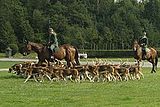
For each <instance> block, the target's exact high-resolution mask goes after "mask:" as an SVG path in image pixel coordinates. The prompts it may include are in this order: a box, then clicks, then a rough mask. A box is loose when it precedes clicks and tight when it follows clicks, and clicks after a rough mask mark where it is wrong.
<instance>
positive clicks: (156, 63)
mask: <svg viewBox="0 0 160 107" xmlns="http://www.w3.org/2000/svg"><path fill="white" fill-rule="evenodd" d="M156 52H157V55H156V58H155V66H156V69H157V65H158V51H156Z"/></svg>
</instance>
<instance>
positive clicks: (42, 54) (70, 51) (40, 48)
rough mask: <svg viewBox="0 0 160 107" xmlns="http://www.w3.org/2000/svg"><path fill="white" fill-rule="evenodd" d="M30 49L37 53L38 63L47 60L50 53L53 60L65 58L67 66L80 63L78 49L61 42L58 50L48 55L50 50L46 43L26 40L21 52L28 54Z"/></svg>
mask: <svg viewBox="0 0 160 107" xmlns="http://www.w3.org/2000/svg"><path fill="white" fill-rule="evenodd" d="M31 51H34V52H36V53H37V55H38V60H39V61H38V64H39V65H40V64H42V62H46V60H47V61H48V62H49V61H50V56H51V55H52V56H53V58H54V60H55V59H57V60H63V59H65V61H66V62H67V66H68V67H70V66H71V64H73V65H72V66H74V65H80V62H79V58H78V49H77V48H76V47H74V46H72V45H69V44H63V45H61V46H59V48H58V50H57V51H55V52H54V53H53V54H51V55H50V50H49V48H48V46H47V45H44V44H39V43H34V42H30V41H26V43H25V46H24V48H23V52H22V54H23V55H24V56H26V55H28V54H30V52H31Z"/></svg>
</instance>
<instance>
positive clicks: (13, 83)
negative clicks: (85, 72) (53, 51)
mask: <svg viewBox="0 0 160 107" xmlns="http://www.w3.org/2000/svg"><path fill="white" fill-rule="evenodd" d="M143 73H144V76H145V77H144V79H141V80H130V81H128V82H125V81H123V82H110V83H109V82H105V83H102V82H99V83H90V82H82V83H72V82H69V81H68V82H53V83H50V82H49V81H48V80H45V81H44V82H43V83H36V82H35V81H33V80H29V81H28V82H27V83H25V84H24V83H23V82H24V80H25V79H24V78H21V77H18V76H17V75H15V74H10V73H8V72H0V107H13V106H14V107H115V106H117V107H159V106H160V97H159V95H160V83H159V81H160V73H159V72H157V74H151V73H150V68H149V69H148V68H144V69H143Z"/></svg>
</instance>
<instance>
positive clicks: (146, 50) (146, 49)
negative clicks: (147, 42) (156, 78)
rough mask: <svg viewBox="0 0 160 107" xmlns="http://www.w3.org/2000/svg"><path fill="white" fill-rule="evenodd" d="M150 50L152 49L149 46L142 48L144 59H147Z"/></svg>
mask: <svg viewBox="0 0 160 107" xmlns="http://www.w3.org/2000/svg"><path fill="white" fill-rule="evenodd" d="M149 52H150V49H149V48H146V47H143V48H142V59H143V60H145V59H146V58H147V56H148V54H149Z"/></svg>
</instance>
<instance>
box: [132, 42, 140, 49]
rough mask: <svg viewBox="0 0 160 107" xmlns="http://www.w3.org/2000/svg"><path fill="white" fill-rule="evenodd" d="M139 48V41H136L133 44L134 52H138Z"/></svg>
mask: <svg viewBox="0 0 160 107" xmlns="http://www.w3.org/2000/svg"><path fill="white" fill-rule="evenodd" d="M138 47H139V44H138V41H137V40H135V41H134V42H133V51H136V50H137V48H138Z"/></svg>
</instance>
